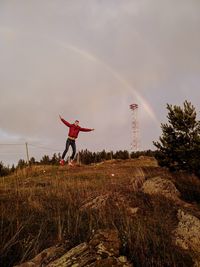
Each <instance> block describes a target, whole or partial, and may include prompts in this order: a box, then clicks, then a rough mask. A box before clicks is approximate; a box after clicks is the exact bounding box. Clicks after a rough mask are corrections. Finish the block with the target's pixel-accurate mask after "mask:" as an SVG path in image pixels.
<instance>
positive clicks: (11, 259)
mask: <svg viewBox="0 0 200 267" xmlns="http://www.w3.org/2000/svg"><path fill="white" fill-rule="evenodd" d="M153 168H155V166H153ZM154 172H155V170H154V171H152V175H154ZM112 173H114V174H115V176H114V177H113V176H111V174H112ZM145 173H146V174H145ZM137 175H139V176H141V175H144V176H146V177H147V176H148V177H151V171H150V169H148V172H147V171H146V172H145V171H144V172H143V171H142V170H141V169H140V171H139V172H138V171H136V169H135V167H133V166H132V165H131V163H130V162H128V163H127V162H126V163H124V164H121V165H120V164H118V165H109V164H107V165H105V166H104V167H103V165H101V166H93V167H91V166H87V167H84V166H82V167H80V168H78V167H77V168H76V169H69V168H60V167H51V166H48V167H47V166H42V167H41V166H40V167H32V168H31V169H30V168H29V169H24V170H22V171H21V172H19V171H18V172H17V173H15V174H13V175H12V176H11V177H7V178H5V179H3V180H1V181H0V192H1V194H0V200H1V218H0V241H1V242H0V266H2V267H9V266H13V265H14V264H16V263H19V262H23V261H26V260H28V259H30V258H32V257H34V256H35V255H36V254H38V253H39V252H40V251H41V250H43V249H44V248H47V247H49V246H52V245H54V244H57V243H59V242H64V241H65V240H69V241H70V243H71V246H75V245H77V244H79V243H81V242H83V241H87V240H88V239H89V237H90V236H91V235H92V234H93V233H94V232H95V231H96V230H97V229H105V228H106V229H107V228H110V229H113V228H115V229H118V231H119V234H120V238H121V242H122V248H121V253H123V254H125V255H127V256H128V258H129V259H130V260H131V261H132V262H133V263H134V266H140V267H143V266H144V267H148V266H149V267H150V266H154V267H156V266H159V267H160V266H169V267H171V266H183V267H184V266H187V267H189V266H192V260H191V258H190V257H189V256H188V255H187V254H185V252H183V251H181V250H180V249H178V248H177V247H176V246H175V245H173V240H172V236H171V232H172V230H173V229H174V228H175V227H176V225H177V220H176V213H177V209H178V207H176V205H175V204H174V203H172V202H170V201H169V200H166V199H165V198H161V197H159V198H158V197H150V196H148V195H146V194H144V193H142V192H140V191H135V188H134V187H133V183H132V180H133V179H136V178H137ZM148 177H147V178H148ZM145 179H146V178H145ZM100 195H103V196H108V197H107V199H106V202H105V203H106V204H105V205H102V206H100V207H98V208H95V207H93V208H84V205H85V203H88V202H90V201H92V200H94V199H95V198H96V197H97V196H100ZM136 207H139V210H138V213H137V214H131V213H130V209H131V208H136Z"/></svg>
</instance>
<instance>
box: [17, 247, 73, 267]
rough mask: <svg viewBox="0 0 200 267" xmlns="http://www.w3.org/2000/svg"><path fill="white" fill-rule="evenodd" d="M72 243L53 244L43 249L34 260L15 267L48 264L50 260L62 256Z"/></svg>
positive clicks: (37, 266)
mask: <svg viewBox="0 0 200 267" xmlns="http://www.w3.org/2000/svg"><path fill="white" fill-rule="evenodd" d="M69 247H70V244H69V243H68V242H66V243H65V244H62V245H58V246H52V247H50V248H47V249H45V250H43V251H42V252H41V253H40V254H38V255H37V256H36V257H35V258H33V259H32V260H30V261H28V262H25V263H22V264H20V265H16V266H15V267H39V266H46V265H47V264H48V263H49V262H51V261H54V260H56V259H57V258H59V257H61V256H62V255H63V254H64V253H65V252H66V250H68V249H69Z"/></svg>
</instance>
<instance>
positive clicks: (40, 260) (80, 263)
mask: <svg viewBox="0 0 200 267" xmlns="http://www.w3.org/2000/svg"><path fill="white" fill-rule="evenodd" d="M120 247H121V242H120V239H119V237H118V232H117V231H115V230H99V231H97V232H96V234H95V235H94V236H93V237H92V238H91V240H90V241H89V242H83V243H81V244H79V245H78V246H76V247H74V248H72V249H70V250H68V251H62V255H60V254H61V251H56V250H55V251H54V253H55V254H54V253H51V258H52V260H51V261H50V262H49V261H48V262H47V258H46V261H44V258H45V257H44V256H42V255H44V254H45V255H46V253H47V251H48V250H51V251H52V252H53V248H50V249H47V250H45V251H43V252H41V253H40V254H39V255H38V256H37V257H35V258H34V259H33V260H32V261H29V262H27V263H23V264H21V265H18V267H42V266H43V267H44V266H45V267H84V266H85V267H86V266H87V267H112V266H119V267H132V266H133V265H132V264H131V263H129V262H128V260H127V258H126V257H125V256H121V255H120ZM53 255H54V256H53ZM58 255H59V257H58ZM52 256H53V257H52ZM36 259H37V261H36Z"/></svg>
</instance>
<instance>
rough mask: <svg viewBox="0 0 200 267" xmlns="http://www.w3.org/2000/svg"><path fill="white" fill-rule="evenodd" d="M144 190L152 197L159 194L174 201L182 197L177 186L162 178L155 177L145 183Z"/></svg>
mask: <svg viewBox="0 0 200 267" xmlns="http://www.w3.org/2000/svg"><path fill="white" fill-rule="evenodd" d="M142 190H143V192H145V193H147V194H150V195H155V194H159V195H164V196H165V197H168V198H173V199H178V198H179V197H180V192H179V191H178V190H177V189H176V187H175V185H174V184H173V183H172V182H171V181H170V180H167V179H163V178H161V177H154V178H151V179H148V180H147V181H145V182H144V184H143V186H142Z"/></svg>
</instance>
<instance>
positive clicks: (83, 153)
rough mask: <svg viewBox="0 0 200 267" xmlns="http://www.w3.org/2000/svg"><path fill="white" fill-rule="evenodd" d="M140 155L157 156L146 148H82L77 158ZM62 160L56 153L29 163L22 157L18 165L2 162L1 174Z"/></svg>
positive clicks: (83, 160) (95, 159) (93, 159)
mask: <svg viewBox="0 0 200 267" xmlns="http://www.w3.org/2000/svg"><path fill="white" fill-rule="evenodd" d="M140 156H155V151H151V150H145V151H137V152H131V153H129V152H128V151H127V150H119V151H116V152H113V151H109V152H108V151H105V150H102V151H100V152H91V151H89V150H87V149H85V150H81V151H80V152H79V153H78V154H77V155H76V158H75V160H76V161H80V163H81V164H86V165H87V164H92V163H94V164H95V163H99V162H102V161H106V160H112V159H121V160H125V159H129V158H138V157H140ZM60 160H61V154H60V153H58V154H56V153H54V154H53V156H49V155H44V156H43V157H42V158H41V159H40V160H39V161H37V160H36V159H35V158H34V157H31V158H30V160H29V164H28V163H27V161H25V160H24V159H20V160H19V161H18V163H17V164H16V166H14V165H12V166H11V167H10V166H6V165H5V164H3V162H0V176H6V175H9V174H11V173H13V172H14V171H15V170H16V169H22V168H24V167H27V166H28V165H59V162H60Z"/></svg>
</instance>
